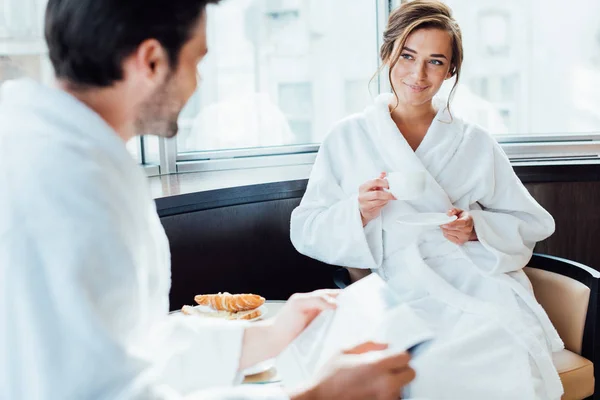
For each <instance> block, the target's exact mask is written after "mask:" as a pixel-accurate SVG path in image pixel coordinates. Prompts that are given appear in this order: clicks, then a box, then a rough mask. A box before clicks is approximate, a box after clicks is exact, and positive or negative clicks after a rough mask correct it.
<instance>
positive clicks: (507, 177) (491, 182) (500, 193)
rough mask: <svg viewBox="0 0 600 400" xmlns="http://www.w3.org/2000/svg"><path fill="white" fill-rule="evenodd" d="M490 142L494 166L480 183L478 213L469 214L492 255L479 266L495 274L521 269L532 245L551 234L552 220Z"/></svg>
mask: <svg viewBox="0 0 600 400" xmlns="http://www.w3.org/2000/svg"><path fill="white" fill-rule="evenodd" d="M490 140H491V142H492V144H491V146H492V152H491V153H492V154H493V156H492V158H493V165H492V168H491V169H490V170H488V172H487V173H486V176H485V177H484V178H483V181H482V182H483V183H482V186H485V187H487V190H486V191H485V193H484V195H483V196H481V198H479V199H478V200H477V203H478V204H479V206H480V207H478V208H481V209H474V210H472V211H471V214H472V216H473V220H474V223H475V230H476V232H477V236H478V240H479V242H480V243H481V244H483V247H484V248H485V249H486V250H487V251H488V252H491V253H492V254H493V255H494V257H491V258H490V257H489V256H488V257H481V263H480V264H479V265H481V266H483V267H484V268H485V270H486V272H488V273H490V274H498V273H506V272H512V271H518V270H520V269H522V268H523V267H524V266H525V265H526V264H527V262H528V261H529V260H530V258H531V256H532V252H533V248H534V246H535V244H536V243H537V242H539V241H541V240H544V239H546V238H547V237H549V236H550V235H551V234H552V233H553V232H554V219H553V218H552V216H551V215H550V214H549V213H548V212H547V211H546V210H545V209H544V208H543V207H542V206H540V205H539V204H538V202H537V201H536V200H535V199H534V198H533V197H532V196H531V195H530V194H529V192H528V191H527V189H526V188H525V186H524V185H523V184H522V183H521V181H520V180H519V178H518V177H517V175H516V174H515V172H514V170H513V168H512V166H511V164H510V161H509V159H508V157H507V156H506V154H505V153H504V151H503V150H502V148H501V147H500V145H499V144H498V143H497V142H496V141H495V140H494V139H493V138H491V137H490ZM467 247H469V246H468V244H467ZM470 247H471V248H473V247H475V246H470ZM479 247H481V246H479ZM475 252H477V250H475Z"/></svg>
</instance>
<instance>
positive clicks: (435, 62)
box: [430, 60, 444, 65]
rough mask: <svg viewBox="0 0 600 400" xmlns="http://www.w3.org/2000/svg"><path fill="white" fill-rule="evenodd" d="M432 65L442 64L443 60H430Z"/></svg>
mask: <svg viewBox="0 0 600 400" xmlns="http://www.w3.org/2000/svg"><path fill="white" fill-rule="evenodd" d="M430 62H431V63H432V64H433V65H444V63H443V62H441V61H440V60H431V61H430Z"/></svg>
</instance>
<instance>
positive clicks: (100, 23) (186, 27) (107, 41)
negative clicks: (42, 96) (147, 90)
mask: <svg viewBox="0 0 600 400" xmlns="http://www.w3.org/2000/svg"><path fill="white" fill-rule="evenodd" d="M219 1H220V0H49V1H48V7H47V8H46V22H45V35H46V42H47V43H48V49H49V53H50V60H51V61H52V65H53V66H54V71H55V73H56V77H57V78H60V79H65V80H67V81H69V82H71V83H73V84H75V85H81V86H100V87H105V86H110V85H112V84H113V83H114V82H116V81H119V80H121V79H123V69H122V63H123V61H124V60H125V58H127V57H128V56H130V55H131V54H132V53H133V52H134V51H135V50H136V49H137V48H138V46H139V45H140V44H141V43H142V42H143V41H145V40H147V39H156V40H158V41H159V42H160V44H161V45H162V46H163V47H164V48H165V50H166V51H167V53H168V55H169V61H170V64H171V67H173V68H176V67H177V60H178V58H179V53H180V51H181V48H182V47H183V45H184V44H185V43H186V42H187V41H188V40H189V39H190V38H191V35H192V32H193V30H194V29H195V28H196V26H197V22H198V21H199V18H200V16H201V15H202V13H203V12H204V10H205V8H206V5H207V4H210V3H213V4H216V3H218V2H219Z"/></svg>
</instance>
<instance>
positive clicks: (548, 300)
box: [525, 267, 590, 354]
mask: <svg viewBox="0 0 600 400" xmlns="http://www.w3.org/2000/svg"><path fill="white" fill-rule="evenodd" d="M525 273H526V274H527V276H528V277H529V280H530V281H531V284H532V286H533V292H534V293H535V297H536V299H537V301H538V302H539V303H540V304H541V305H542V307H543V308H544V310H546V313H547V314H548V316H549V317H550V320H551V321H552V323H553V324H554V327H555V328H556V330H557V331H558V334H559V335H560V337H561V339H562V340H563V342H564V343H565V348H566V349H567V350H571V351H572V352H574V353H577V354H581V345H582V340H583V330H584V326H585V318H586V315H587V309H588V303H589V299H590V289H589V288H588V287H587V286H586V285H584V284H583V283H581V282H579V281H577V280H575V279H572V278H569V277H567V276H564V275H560V274H557V273H554V272H549V271H544V270H541V269H537V268H530V267H526V268H525Z"/></svg>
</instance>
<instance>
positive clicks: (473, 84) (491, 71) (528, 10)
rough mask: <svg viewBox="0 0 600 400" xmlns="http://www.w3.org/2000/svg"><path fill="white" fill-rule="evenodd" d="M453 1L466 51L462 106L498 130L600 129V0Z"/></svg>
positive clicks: (525, 132) (450, 0)
mask: <svg viewBox="0 0 600 400" xmlns="http://www.w3.org/2000/svg"><path fill="white" fill-rule="evenodd" d="M446 3H447V4H448V5H449V6H450V7H452V9H453V11H454V16H455V17H456V19H457V20H458V23H459V24H460V26H461V29H462V32H463V39H464V48H465V60H464V64H463V71H462V76H461V83H460V85H459V89H458V90H457V92H456V98H455V109H456V110H457V111H462V112H463V113H464V114H466V116H467V117H468V118H470V119H472V120H474V121H475V122H477V123H480V124H481V125H484V126H486V127H488V128H489V129H490V130H491V131H492V132H493V133H495V134H498V135H503V134H504V135H513V136H514V135H520V136H529V137H532V136H535V135H539V134H543V135H554V134H561V135H573V134H592V133H598V132H600V94H599V93H600V2H598V1H596V0H576V2H575V3H574V4H571V5H570V6H569V7H565V4H564V3H562V2H547V1H543V0H523V1H515V2H506V1H500V0H494V1H485V2H471V1H465V0H447V1H446ZM560 21H571V22H574V23H572V24H567V25H564V26H561V22H560ZM445 90H446V92H448V91H449V88H445ZM499 140H502V137H499Z"/></svg>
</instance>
